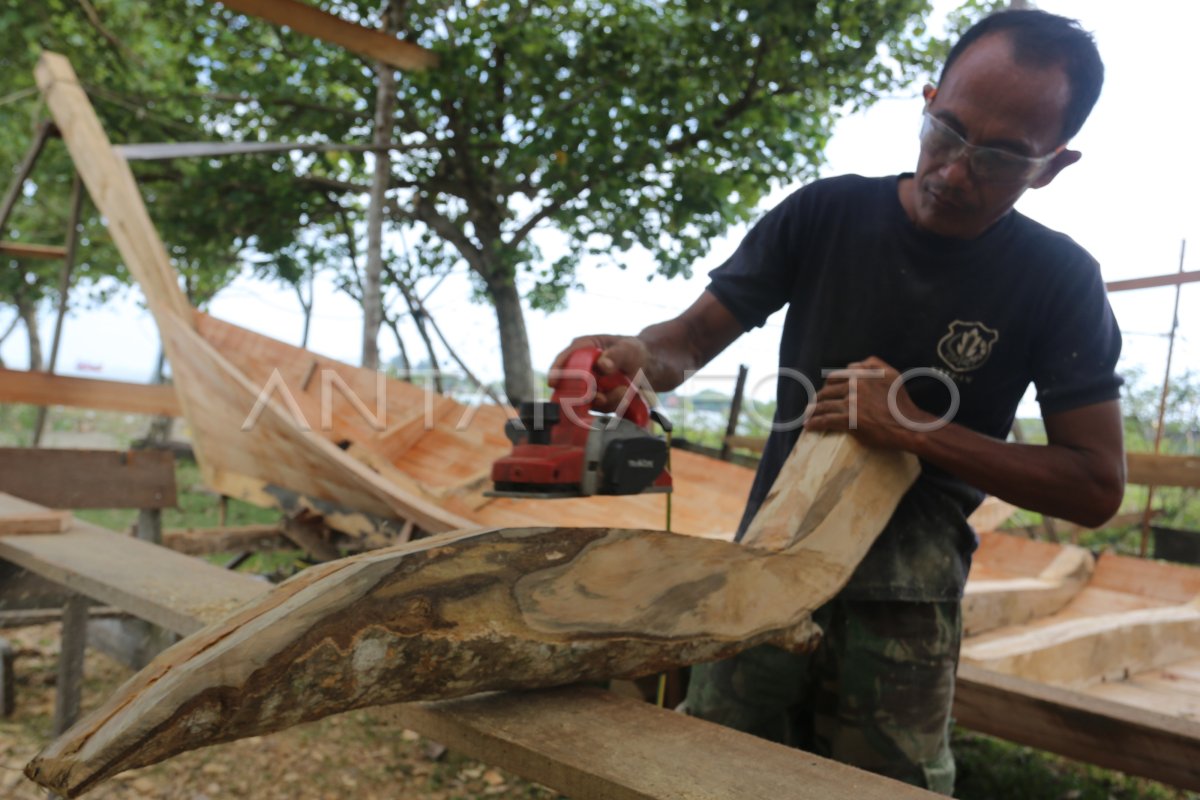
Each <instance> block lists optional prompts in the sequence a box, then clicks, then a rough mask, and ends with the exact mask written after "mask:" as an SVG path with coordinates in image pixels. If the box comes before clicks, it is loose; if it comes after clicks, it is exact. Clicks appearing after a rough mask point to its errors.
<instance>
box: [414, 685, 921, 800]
mask: <svg viewBox="0 0 1200 800" xmlns="http://www.w3.org/2000/svg"><path fill="white" fill-rule="evenodd" d="M393 711H394V714H395V717H396V719H397V720H398V721H399V722H400V723H401V724H403V725H404V726H406V727H409V728H413V729H416V730H420V731H422V732H423V733H424V734H425V735H426V736H429V737H431V738H433V739H435V740H436V741H438V742H442V743H444V744H446V745H448V746H449V747H451V748H453V749H454V750H455V751H456V752H462V753H465V754H467V755H469V756H472V757H474V758H478V759H481V760H483V761H485V762H488V763H502V764H504V765H505V769H508V770H511V771H512V772H515V773H516V774H518V775H522V776H524V777H526V778H529V779H531V780H537V781H541V782H543V783H547V782H548V783H550V784H551V785H552V786H554V787H556V788H559V789H561V790H563V791H567V789H566V788H565V787H566V786H570V787H571V788H570V790H569V794H570V797H571V798H572V800H701V799H702V798H713V799H714V800H715V799H716V798H720V800H761V798H768V797H777V798H788V800H907V799H908V798H918V797H928V798H932V797H936V796H937V795H933V794H932V793H929V792H926V791H924V790H923V789H918V788H916V787H913V786H909V785H906V784H902V783H899V782H897V781H891V780H887V779H885V778H880V777H879V776H877V775H871V774H869V773H866V772H863V771H861V770H858V769H855V768H854V767H849V766H846V765H845V764H838V763H836V762H832V761H826V760H825V759H822V758H818V757H816V756H812V755H808V754H806V753H801V752H798V751H797V750H795V749H793V748H790V747H784V746H783V745H779V744H775V743H773V742H768V741H766V740H763V739H759V738H757V737H754V736H750V735H748V734H745V733H740V732H738V731H735V730H732V729H730V728H724V727H721V726H718V725H713V724H712V723H709V722H703V721H701V720H697V719H694V718H691V717H684V716H683V715H681V714H676V713H673V712H671V711H665V710H663V709H660V708H655V707H653V706H650V705H648V704H646V703H641V702H638V701H636V700H631V699H630V698H627V697H619V696H617V695H615V694H611V693H609V692H603V691H600V690H598V689H578V688H577V689H551V690H545V691H538V692H523V693H521V694H513V693H505V694H489V695H483V696H479V697H469V698H464V699H461V700H448V701H443V702H439V703H432V704H419V703H413V704H408V705H401V706H395V707H393ZM598 721H603V724H597V723H598ZM551 771H552V772H553V773H554V775H555V777H556V778H557V780H552V781H547V779H546V775H547V774H548V773H549V772H551Z"/></svg>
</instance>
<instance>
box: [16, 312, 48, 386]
mask: <svg viewBox="0 0 1200 800" xmlns="http://www.w3.org/2000/svg"><path fill="white" fill-rule="evenodd" d="M17 313H18V314H20V315H21V321H22V322H24V323H25V334H26V335H27V336H28V337H29V371H30V372H40V371H41V369H42V337H41V336H40V335H39V334H38V326H37V303H34V302H32V301H29V300H26V299H24V298H18V299H17Z"/></svg>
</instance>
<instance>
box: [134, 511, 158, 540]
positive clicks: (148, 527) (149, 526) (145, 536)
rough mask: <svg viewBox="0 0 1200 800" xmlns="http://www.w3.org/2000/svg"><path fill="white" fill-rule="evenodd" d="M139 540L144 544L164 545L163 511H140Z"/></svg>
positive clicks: (138, 520)
mask: <svg viewBox="0 0 1200 800" xmlns="http://www.w3.org/2000/svg"><path fill="white" fill-rule="evenodd" d="M137 538H139V539H141V540H142V541H143V542H153V543H154V544H162V509H158V508H142V509H138V519H137Z"/></svg>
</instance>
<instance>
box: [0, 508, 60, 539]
mask: <svg viewBox="0 0 1200 800" xmlns="http://www.w3.org/2000/svg"><path fill="white" fill-rule="evenodd" d="M73 520H74V517H72V516H71V513H70V512H68V511H26V512H24V513H16V514H5V515H4V516H2V517H0V536H24V535H26V534H39V533H62V532H63V531H66V530H70V528H71V524H72V522H73Z"/></svg>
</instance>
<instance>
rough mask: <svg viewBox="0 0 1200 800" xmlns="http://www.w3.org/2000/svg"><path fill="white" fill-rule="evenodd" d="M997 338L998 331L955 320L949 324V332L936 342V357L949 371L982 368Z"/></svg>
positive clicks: (976, 323)
mask: <svg viewBox="0 0 1200 800" xmlns="http://www.w3.org/2000/svg"><path fill="white" fill-rule="evenodd" d="M999 338H1000V333H999V331H994V330H992V329H991V328H989V327H988V326H987V325H984V324H983V323H982V322H963V321H962V320H960V319H956V320H954V322H951V323H950V332H949V333H947V334H946V335H945V336H943V337H942V338H941V339H940V340H939V341H938V346H937V352H938V356H939V357H940V358H941V359H942V361H943V362H945V364H946V366H948V367H950V369H952V370H954V371H956V372H970V371H971V370H973V369H978V368H979V367H982V366H983V364H984V362H985V361H987V360H988V356H990V355H991V354H992V345H994V344H995V343H996V340H997V339H999Z"/></svg>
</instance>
